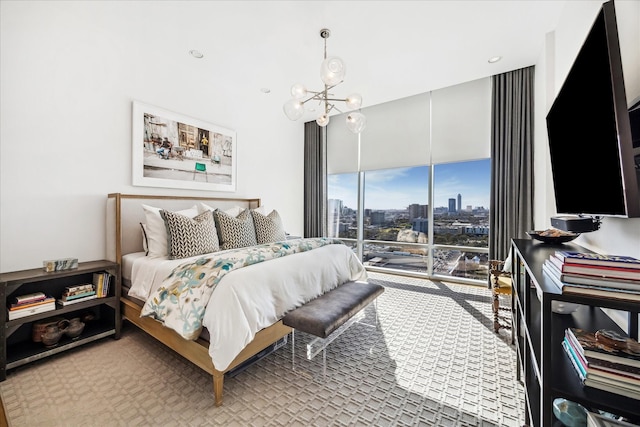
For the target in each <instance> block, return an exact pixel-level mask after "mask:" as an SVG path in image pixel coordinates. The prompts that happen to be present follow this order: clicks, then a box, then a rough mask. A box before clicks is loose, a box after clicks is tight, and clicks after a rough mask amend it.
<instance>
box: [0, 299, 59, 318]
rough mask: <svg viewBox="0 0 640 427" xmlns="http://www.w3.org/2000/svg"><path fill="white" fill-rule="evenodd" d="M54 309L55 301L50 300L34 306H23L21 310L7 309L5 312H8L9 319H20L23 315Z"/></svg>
mask: <svg viewBox="0 0 640 427" xmlns="http://www.w3.org/2000/svg"><path fill="white" fill-rule="evenodd" d="M55 309H56V303H55V302H54V301H51V302H49V303H47V304H40V305H36V306H34V307H28V308H25V309H23V310H13V311H12V310H7V312H8V313H9V320H16V319H21V318H23V317H28V316H32V315H34V314H38V313H44V312H47V311H51V310H55Z"/></svg>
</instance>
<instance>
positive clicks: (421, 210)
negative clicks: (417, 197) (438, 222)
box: [407, 203, 429, 220]
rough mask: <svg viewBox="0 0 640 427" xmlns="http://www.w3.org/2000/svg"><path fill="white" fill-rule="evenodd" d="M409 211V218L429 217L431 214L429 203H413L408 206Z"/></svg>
mask: <svg viewBox="0 0 640 427" xmlns="http://www.w3.org/2000/svg"><path fill="white" fill-rule="evenodd" d="M407 210H408V211H409V220H412V219H414V218H427V217H428V216H429V205H419V204H417V203H413V204H411V205H409V207H408V208H407Z"/></svg>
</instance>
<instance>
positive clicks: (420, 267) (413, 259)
mask: <svg viewBox="0 0 640 427" xmlns="http://www.w3.org/2000/svg"><path fill="white" fill-rule="evenodd" d="M427 255H428V253H427V246H426V245H411V244H406V243H405V244H402V243H398V242H393V243H374V242H365V244H364V251H363V262H364V265H366V266H371V267H382V268H391V269H395V270H402V271H412V272H417V273H427V271H428V270H427V268H428V266H427Z"/></svg>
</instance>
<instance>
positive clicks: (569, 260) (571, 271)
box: [542, 251, 640, 301]
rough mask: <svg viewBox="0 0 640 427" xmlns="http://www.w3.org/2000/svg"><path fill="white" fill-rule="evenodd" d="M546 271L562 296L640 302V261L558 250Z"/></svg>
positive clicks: (548, 263)
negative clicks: (597, 297)
mask: <svg viewBox="0 0 640 427" xmlns="http://www.w3.org/2000/svg"><path fill="white" fill-rule="evenodd" d="M542 270H543V272H544V273H545V274H547V275H548V276H549V277H550V278H551V279H552V281H553V283H555V284H556V285H557V286H558V288H560V290H562V293H567V294H583V295H584V294H587V295H596V296H601V297H604V298H613V299H623V300H630V301H640V260H639V259H636V258H633V257H629V256H620V255H600V254H594V253H585V252H570V251H556V252H555V253H554V254H553V255H552V256H551V257H549V259H547V260H545V262H544V264H543V266H542Z"/></svg>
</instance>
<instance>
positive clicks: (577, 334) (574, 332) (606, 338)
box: [562, 328, 640, 399]
mask: <svg viewBox="0 0 640 427" xmlns="http://www.w3.org/2000/svg"><path fill="white" fill-rule="evenodd" d="M562 347H563V348H564V350H565V352H566V353H567V355H568V356H569V359H571V363H572V364H573V367H574V370H575V371H576V373H577V374H578V376H579V377H580V380H581V381H582V383H583V384H584V385H585V386H587V387H593V388H597V389H600V390H605V391H608V392H610V393H615V394H620V395H623V396H627V397H631V398H633V399H640V344H638V342H637V341H636V340H634V339H632V338H629V337H626V336H624V335H621V334H618V333H617V332H614V331H609V330H599V331H597V332H590V331H585V330H583V329H578V328H568V329H566V330H565V334H564V340H563V341H562Z"/></svg>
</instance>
